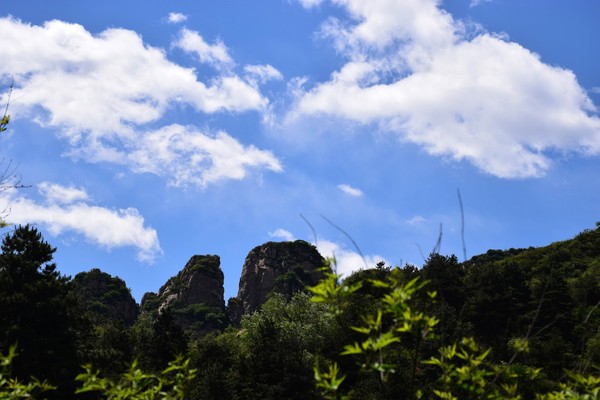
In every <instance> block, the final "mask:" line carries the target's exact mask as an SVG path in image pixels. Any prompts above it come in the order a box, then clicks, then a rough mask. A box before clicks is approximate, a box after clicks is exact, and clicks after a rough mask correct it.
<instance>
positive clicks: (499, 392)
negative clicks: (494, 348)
mask: <svg viewBox="0 0 600 400" xmlns="http://www.w3.org/2000/svg"><path fill="white" fill-rule="evenodd" d="M515 343H516V346H517V347H518V348H519V349H526V345H525V344H524V343H525V342H524V341H523V340H518V341H516V342H515ZM490 351H491V349H486V350H483V349H482V348H481V347H480V346H479V345H478V344H477V343H476V342H475V340H474V339H473V338H463V339H462V340H461V341H460V342H459V343H458V344H457V343H455V344H453V345H450V346H447V347H443V348H441V349H440V350H439V353H440V356H439V357H432V358H431V359H429V360H426V361H425V362H424V363H425V364H430V365H435V366H436V367H438V368H439V369H441V371H442V376H441V377H440V378H439V380H438V382H439V386H438V388H437V389H434V390H433V393H434V394H435V396H436V397H438V398H440V399H473V400H476V399H490V400H492V399H494V400H502V399H506V400H517V399H520V398H521V396H520V395H519V394H518V379H517V378H518V377H519V374H518V372H517V371H518V369H516V368H513V367H512V366H511V365H509V364H494V363H490V362H488V360H487V358H488V356H489V354H490ZM525 372H526V373H527V376H526V378H527V379H531V380H534V379H536V378H537V376H538V375H539V373H540V370H539V369H532V368H527V369H526V370H525Z"/></svg>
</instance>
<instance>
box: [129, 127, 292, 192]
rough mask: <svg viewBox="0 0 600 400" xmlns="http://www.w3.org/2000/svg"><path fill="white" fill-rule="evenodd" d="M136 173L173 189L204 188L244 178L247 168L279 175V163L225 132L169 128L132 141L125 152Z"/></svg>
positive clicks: (270, 156)
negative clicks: (167, 182)
mask: <svg viewBox="0 0 600 400" xmlns="http://www.w3.org/2000/svg"><path fill="white" fill-rule="evenodd" d="M121 156H122V158H123V159H124V160H126V161H125V163H126V164H128V165H131V166H132V169H133V170H134V171H135V172H150V173H153V174H156V175H164V176H167V177H168V178H169V179H170V183H171V184H172V185H174V186H187V185H190V184H193V185H196V186H199V187H205V186H207V185H208V184H211V183H215V182H218V181H221V180H225V179H238V180H239V179H243V178H244V177H245V176H246V173H247V172H246V171H247V169H248V168H252V167H253V168H266V169H268V170H271V171H275V172H280V171H282V166H281V164H280V162H279V160H278V159H277V158H276V157H275V156H274V155H273V154H272V153H271V152H268V151H264V150H260V149H258V148H256V147H254V146H244V145H243V144H241V143H240V142H239V141H237V140H236V139H235V138H233V137H232V136H230V135H228V134H227V133H225V132H222V131H220V132H218V133H216V134H215V135H210V134H205V133H202V132H199V131H197V130H196V129H195V128H193V127H185V126H181V125H170V126H166V127H164V128H162V129H160V130H157V131H154V132H151V133H147V134H146V135H145V137H144V140H140V141H133V142H132V143H130V144H129V151H127V152H125V153H123V154H122V155H121Z"/></svg>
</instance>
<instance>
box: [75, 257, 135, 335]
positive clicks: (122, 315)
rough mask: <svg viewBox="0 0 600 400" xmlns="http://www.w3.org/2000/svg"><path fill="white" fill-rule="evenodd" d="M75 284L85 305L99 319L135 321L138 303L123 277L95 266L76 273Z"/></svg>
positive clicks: (128, 322)
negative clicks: (115, 275)
mask: <svg viewBox="0 0 600 400" xmlns="http://www.w3.org/2000/svg"><path fill="white" fill-rule="evenodd" d="M73 285H74V286H75V289H76V291H77V293H78V294H79V298H80V302H81V304H82V305H83V307H84V308H85V309H86V310H87V311H89V312H91V313H93V314H95V315H96V316H97V317H98V318H99V319H110V320H116V321H119V322H122V323H124V324H125V325H131V324H133V323H134V322H135V319H136V318H137V314H138V305H137V303H136V302H135V300H134V298H133V297H132V296H131V292H130V291H129V289H128V288H127V286H126V285H125V282H124V281H123V280H122V279H120V278H118V277H113V276H111V275H109V274H107V273H105V272H102V271H100V270H99V269H98V268H94V269H92V270H90V271H88V272H80V273H79V274H77V275H75V277H74V278H73Z"/></svg>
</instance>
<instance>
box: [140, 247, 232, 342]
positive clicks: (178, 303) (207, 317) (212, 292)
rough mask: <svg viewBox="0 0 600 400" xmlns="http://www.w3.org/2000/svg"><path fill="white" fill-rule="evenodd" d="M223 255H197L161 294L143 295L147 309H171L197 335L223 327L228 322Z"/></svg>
mask: <svg viewBox="0 0 600 400" xmlns="http://www.w3.org/2000/svg"><path fill="white" fill-rule="evenodd" d="M220 265H221V261H220V258H219V256H214V255H205V256H198V255H196V256H193V257H192V258H190V260H189V261H188V262H187V264H186V265H185V267H184V268H183V269H182V270H181V271H180V272H179V273H178V274H177V275H176V276H174V277H172V278H170V279H169V280H168V281H167V283H165V284H164V285H163V286H162V287H161V288H160V290H159V291H158V293H146V294H145V295H144V297H143V298H142V311H144V312H158V313H163V312H170V313H172V314H173V317H174V319H175V321H176V323H177V324H178V325H179V326H181V328H182V329H183V330H184V331H186V332H187V333H188V334H190V335H191V336H193V337H196V336H200V335H202V334H205V333H207V332H210V331H212V330H216V329H221V328H223V327H224V326H225V325H226V323H227V316H226V314H225V300H224V298H223V293H224V290H223V272H222V271H221V267H220Z"/></svg>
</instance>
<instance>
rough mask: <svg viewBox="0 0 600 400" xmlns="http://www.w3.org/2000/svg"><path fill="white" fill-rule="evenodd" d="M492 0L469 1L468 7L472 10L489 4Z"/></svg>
mask: <svg viewBox="0 0 600 400" xmlns="http://www.w3.org/2000/svg"><path fill="white" fill-rule="evenodd" d="M492 1H494V0H471V2H470V3H469V7H470V8H473V7H477V6H479V5H481V4H483V3H491V2H492Z"/></svg>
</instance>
